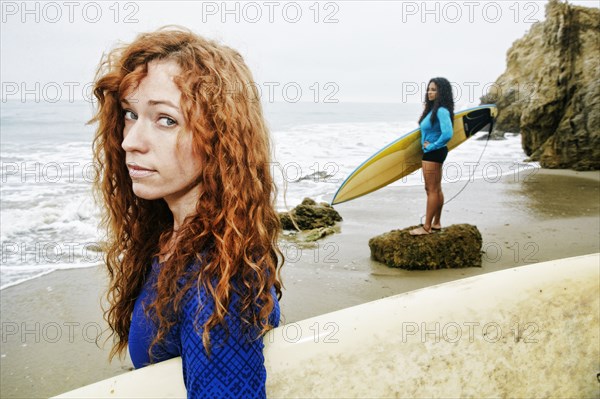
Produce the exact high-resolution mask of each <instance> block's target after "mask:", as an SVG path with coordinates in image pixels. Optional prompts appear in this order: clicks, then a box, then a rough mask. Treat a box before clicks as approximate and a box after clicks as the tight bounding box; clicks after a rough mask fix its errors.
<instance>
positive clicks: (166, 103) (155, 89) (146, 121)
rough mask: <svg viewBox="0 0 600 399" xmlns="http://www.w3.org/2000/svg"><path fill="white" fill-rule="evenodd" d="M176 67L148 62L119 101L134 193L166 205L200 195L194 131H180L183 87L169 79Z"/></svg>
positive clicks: (189, 200) (124, 147)
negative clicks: (142, 74)
mask: <svg viewBox="0 0 600 399" xmlns="http://www.w3.org/2000/svg"><path fill="white" fill-rule="evenodd" d="M180 71H181V70H180V68H179V66H178V65H177V63H175V62H174V61H164V60H163V61H152V62H150V63H148V74H147V76H146V77H144V78H143V79H142V81H141V82H140V84H139V86H138V87H137V90H136V89H134V90H133V91H131V92H129V93H127V95H126V97H125V98H124V100H123V101H122V103H121V104H122V107H123V109H124V110H125V112H124V118H125V128H124V130H123V143H122V144H121V146H122V147H123V149H124V150H125V154H126V155H125V160H126V163H127V168H128V169H129V175H130V176H131V181H132V185H133V192H134V193H135V195H137V196H138V197H140V198H143V199H146V200H155V199H160V198H164V199H165V201H167V203H168V204H169V205H171V204H172V203H175V202H177V201H183V202H185V203H190V204H191V203H193V204H195V201H197V199H198V195H199V194H198V189H197V187H198V183H197V182H196V181H197V178H198V176H199V175H200V167H201V165H200V162H199V160H198V158H197V157H196V156H194V154H193V151H192V133H191V132H189V131H186V130H184V117H183V115H182V113H181V109H180V104H179V100H180V97H181V92H180V91H179V89H178V88H177V86H176V85H175V83H174V82H173V78H174V77H175V76H177V75H179V73H180ZM178 136H179V137H180V140H177V138H178Z"/></svg>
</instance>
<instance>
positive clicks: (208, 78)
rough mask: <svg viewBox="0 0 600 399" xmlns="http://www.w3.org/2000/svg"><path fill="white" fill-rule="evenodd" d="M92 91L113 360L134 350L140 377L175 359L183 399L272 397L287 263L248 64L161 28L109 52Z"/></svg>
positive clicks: (263, 129) (189, 34) (204, 42)
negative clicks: (270, 340)
mask: <svg viewBox="0 0 600 399" xmlns="http://www.w3.org/2000/svg"><path fill="white" fill-rule="evenodd" d="M243 90H248V91H249V92H248V93H244V92H243ZM94 95H95V97H96V98H97V100H98V110H97V113H96V115H95V116H94V118H93V119H92V120H91V121H90V122H97V123H98V127H97V131H96V136H95V140H94V158H95V162H96V163H97V166H98V174H97V177H96V181H95V189H96V191H97V193H98V194H99V195H100V196H101V198H102V202H103V205H104V208H103V210H104V214H103V225H104V226H105V227H106V228H107V234H108V237H107V249H106V265H107V268H108V273H109V276H110V286H109V289H108V295H107V297H108V303H109V307H108V309H106V310H105V318H106V319H107V322H108V324H109V326H110V329H111V331H112V333H111V336H112V337H113V348H112V351H111V354H110V358H111V359H112V358H113V357H114V356H115V355H116V354H119V355H120V356H121V355H123V353H124V352H125V350H126V349H127V347H128V348H129V353H130V355H131V359H132V361H133V364H134V366H135V367H136V368H140V367H144V366H146V365H148V364H150V363H156V362H160V361H163V360H166V359H169V358H172V357H176V356H181V357H182V362H183V380H184V382H185V385H186V388H187V392H188V397H264V396H265V381H266V372H265V368H264V364H263V363H264V358H263V352H262V350H263V341H262V337H263V335H264V334H265V333H266V332H267V331H268V330H269V329H271V328H273V327H276V326H277V325H278V323H279V304H278V299H279V298H280V297H281V283H280V276H279V270H280V269H279V267H280V265H281V263H282V262H283V257H282V255H281V252H280V251H279V249H278V247H277V237H278V232H279V229H280V225H279V219H278V217H277V214H276V212H275V209H274V200H275V187H274V184H273V179H272V176H271V174H270V172H269V161H270V144H269V137H268V131H267V128H266V125H265V121H264V119H263V115H262V109H261V105H260V101H259V97H258V92H257V90H256V87H255V85H254V82H253V78H252V75H251V73H250V71H249V70H248V67H247V66H246V64H245V63H244V61H243V59H242V57H241V56H240V54H239V53H238V52H236V51H235V50H232V49H231V48H229V47H225V46H223V45H220V44H218V43H216V42H214V41H211V40H207V39H204V38H202V37H199V36H197V35H196V34H194V33H192V32H191V31H189V30H187V29H184V28H180V27H164V28H161V29H159V30H157V31H155V32H152V33H145V34H140V35H139V36H138V37H137V38H136V39H135V40H134V41H133V42H132V43H131V44H128V45H124V46H122V47H119V48H116V49H114V50H112V51H111V52H110V53H109V54H108V55H107V56H106V58H104V59H103V61H102V63H101V65H100V67H99V69H98V72H97V75H96V79H95V85H94Z"/></svg>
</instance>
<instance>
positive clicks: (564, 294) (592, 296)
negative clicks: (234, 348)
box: [57, 254, 600, 398]
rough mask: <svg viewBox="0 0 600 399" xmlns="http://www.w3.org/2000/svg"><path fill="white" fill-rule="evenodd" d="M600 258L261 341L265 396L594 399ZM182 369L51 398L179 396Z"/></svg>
mask: <svg viewBox="0 0 600 399" xmlns="http://www.w3.org/2000/svg"><path fill="white" fill-rule="evenodd" d="M599 279H600V254H592V255H586V256H579V257H574V258H567V259H560V260H555V261H550V262H543V263H537V264H533V265H529V266H522V267H517V268H513V269H508V270H503V271H499V272H494V273H488V274H483V275H479V276H475V277H470V278H466V279H462V280H457V281H453V282H449V283H445V284H440V285H436V286H432V287H428V288H424V289H420V290H417V291H412V292H409V293H406V294H401V295H396V296H392V297H389V298H385V299H381V300H378V301H374V302H369V303H366V304H363V305H359V306H354V307H351V308H348V309H344V310H341V311H337V312H333V313H329V314H325V315H322V316H318V317H314V318H311V319H307V320H303V321H300V322H297V323H290V324H286V325H284V326H281V327H279V328H277V329H275V330H273V331H271V332H270V333H269V334H268V335H267V336H266V337H265V338H264V340H265V366H266V369H267V376H268V377H267V395H268V396H269V397H279V398H281V397H285V398H292V397H302V398H307V397H311V398H320V397H323V398H325V397H327V398H334V397H345V398H349V397H356V398H358V397H465V396H470V397H596V396H598V394H599V389H600V382H599V381H598V378H599V377H598V373H599V372H600V364H599V359H600V336H599V331H600V321H599V314H600V299H599V298H600V287H599V282H600V280H599ZM185 396H186V391H185V387H184V385H183V378H182V370H181V359H180V358H176V359H171V360H168V361H165V362H162V363H159V364H157V365H153V366H149V367H146V368H143V369H140V370H136V371H132V372H128V373H125V374H122V375H119V376H116V377H113V378H109V379H107V380H104V381H100V382H98V383H95V384H92V385H88V386H85V387H83V388H79V389H76V390H74V391H71V392H67V393H65V394H62V395H60V396H57V398H99V397H110V398H150V397H161V398H179V397H185Z"/></svg>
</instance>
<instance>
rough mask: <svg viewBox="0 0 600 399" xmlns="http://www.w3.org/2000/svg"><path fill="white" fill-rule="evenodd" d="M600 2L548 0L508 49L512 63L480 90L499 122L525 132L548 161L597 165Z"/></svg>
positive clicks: (538, 157)
mask: <svg viewBox="0 0 600 399" xmlns="http://www.w3.org/2000/svg"><path fill="white" fill-rule="evenodd" d="M599 43H600V10H598V9H596V8H587V7H579V6H573V5H570V4H568V3H564V2H561V1H559V0H549V2H548V4H547V6H546V19H545V20H544V21H541V22H537V23H535V24H534V25H533V26H532V27H531V29H530V30H529V32H528V33H527V34H526V35H525V36H524V37H522V38H521V39H519V40H517V41H515V42H514V43H513V46H512V47H511V49H510V50H509V51H508V54H507V69H506V71H505V72H504V74H502V75H501V76H500V77H499V78H498V79H497V80H496V82H495V84H494V85H493V86H492V87H491V89H490V91H489V93H488V94H487V95H486V96H484V97H482V99H481V100H482V103H496V104H497V105H498V110H499V115H498V120H497V124H496V128H497V129H498V130H501V131H508V132H521V134H522V145H523V150H524V151H525V153H526V154H527V155H528V156H530V158H531V160H534V161H539V162H540V164H541V166H542V167H546V168H572V169H575V170H596V169H600V45H599Z"/></svg>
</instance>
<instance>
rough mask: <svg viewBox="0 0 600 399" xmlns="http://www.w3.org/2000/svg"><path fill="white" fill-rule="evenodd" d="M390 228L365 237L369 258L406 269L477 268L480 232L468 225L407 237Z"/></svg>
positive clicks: (480, 245) (406, 234) (480, 241)
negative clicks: (371, 236)
mask: <svg viewBox="0 0 600 399" xmlns="http://www.w3.org/2000/svg"><path fill="white" fill-rule="evenodd" d="M415 227H417V226H412V227H408V228H406V229H403V230H392V231H390V232H388V233H385V234H381V235H379V236H376V237H373V238H371V239H370V240H369V248H370V249H371V257H372V258H373V259H375V260H377V261H379V262H382V263H385V264H386V265H388V266H390V267H398V268H401V269H406V270H434V269H456V268H463V267H481V247H482V244H483V243H482V239H481V233H480V232H479V230H478V229H477V227H475V226H473V225H470V224H455V225H452V226H448V227H445V228H444V229H442V230H441V231H439V232H434V233H432V234H427V235H422V236H411V235H410V233H409V231H410V230H412V229H414V228H415Z"/></svg>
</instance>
